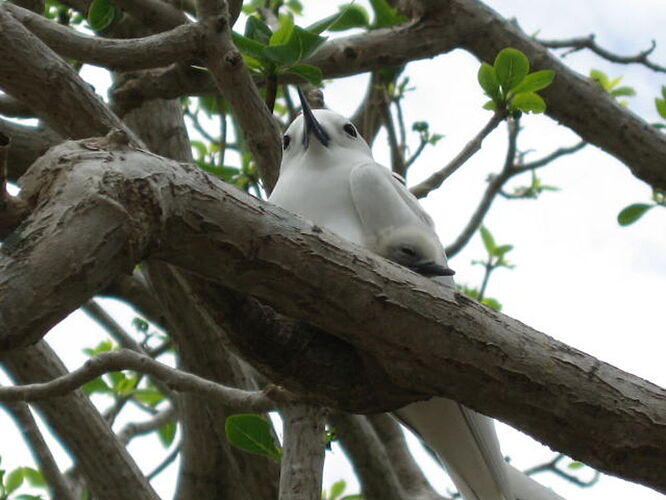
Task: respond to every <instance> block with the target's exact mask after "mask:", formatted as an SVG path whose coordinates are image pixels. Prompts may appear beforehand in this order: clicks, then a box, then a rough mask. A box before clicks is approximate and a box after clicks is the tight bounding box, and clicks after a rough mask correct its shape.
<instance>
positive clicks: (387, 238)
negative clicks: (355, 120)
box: [268, 89, 561, 500]
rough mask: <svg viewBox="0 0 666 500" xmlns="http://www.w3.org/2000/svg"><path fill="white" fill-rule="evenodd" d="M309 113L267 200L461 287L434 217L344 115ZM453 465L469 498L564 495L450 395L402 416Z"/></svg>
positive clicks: (288, 143) (287, 144) (286, 147)
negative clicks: (510, 455)
mask: <svg viewBox="0 0 666 500" xmlns="http://www.w3.org/2000/svg"><path fill="white" fill-rule="evenodd" d="M298 92H299V97H300V99H301V105H302V108H303V112H302V114H301V115H299V116H298V117H297V118H296V119H295V120H294V121H293V123H292V124H291V125H290V126H289V128H288V129H287V131H286V133H285V135H284V138H283V153H282V163H281V165H280V176H279V179H278V182H277V184H276V185H275V188H274V189H273V192H272V193H271V195H270V197H269V198H268V199H269V201H271V202H272V203H274V204H276V205H278V206H280V207H282V208H284V209H286V210H289V211H291V212H294V213H296V214H299V215H301V216H303V217H305V218H307V219H309V220H311V221H312V222H314V223H315V224H317V225H319V226H321V227H324V228H327V229H329V230H330V231H332V232H334V233H337V234H338V235H339V236H341V237H343V238H345V239H347V240H349V241H351V242H353V243H356V244H358V245H362V246H364V247H366V248H368V249H370V250H372V251H374V252H376V253H377V254H379V255H381V256H383V257H385V258H387V259H390V260H392V261H394V262H397V263H399V264H401V265H404V266H405V267H408V268H410V269H412V270H413V271H416V272H418V273H420V274H423V275H425V276H431V277H436V279H437V281H439V282H441V283H443V284H444V285H445V286H454V282H453V278H451V276H452V275H453V274H454V273H453V271H452V270H451V269H449V267H448V265H447V262H446V256H445V254H444V249H443V247H442V244H441V242H440V241H439V238H438V237H437V235H436V233H435V229H434V224H433V221H432V219H431V218H430V217H429V216H428V214H427V213H426V212H425V211H424V210H423V209H422V208H421V206H420V205H419V203H418V201H417V200H416V198H415V197H414V196H413V195H412V194H411V193H410V192H409V191H408V190H407V189H406V188H405V186H404V185H403V183H401V182H400V181H399V180H398V179H397V178H396V177H394V176H393V175H392V174H391V172H390V171H389V170H388V169H386V168H385V167H383V166H381V165H379V164H378V163H376V162H375V161H374V159H373V157H372V152H371V151H370V148H369V147H368V145H367V143H366V142H365V141H364V140H363V138H362V137H361V136H360V134H359V133H358V131H357V130H356V128H355V127H354V125H353V124H352V123H350V122H349V120H347V119H346V118H344V117H343V116H341V115H339V114H337V113H334V112H332V111H329V110H324V109H317V110H312V109H311V108H310V106H309V105H308V103H307V100H306V99H305V98H304V97H303V94H302V93H301V91H300V89H299V91H298ZM395 413H396V414H397V416H398V418H399V419H400V420H401V421H402V422H403V423H405V424H406V425H407V426H409V427H410V428H411V429H412V430H414V431H415V432H416V433H417V434H418V435H419V436H420V437H421V439H422V440H423V441H424V442H425V443H426V444H427V446H428V447H429V448H431V449H432V450H433V451H434V452H435V453H436V454H437V456H438V457H439V459H440V460H441V461H442V462H443V464H444V465H445V466H446V468H447V470H448V472H449V474H450V476H451V478H452V480H453V482H454V483H455V485H456V487H457V488H458V490H459V492H460V493H461V495H462V496H463V498H464V499H465V500H552V499H558V498H561V497H559V496H558V495H556V494H554V493H553V492H552V491H550V490H548V489H546V488H545V487H543V486H541V485H540V484H539V483H537V482H536V481H534V480H532V479H531V478H529V477H527V476H525V475H524V474H522V473H521V472H520V471H517V470H516V469H514V468H513V467H511V466H510V465H509V464H507V463H506V462H505V461H504V458H503V456H502V453H501V451H500V447H499V442H498V440H497V435H496V433H495V428H494V423H493V421H492V419H490V418H488V417H486V416H484V415H481V414H479V413H476V412H474V411H472V410H470V409H468V408H466V407H464V406H462V405H461V404H459V403H457V402H455V401H452V400H450V399H445V398H433V399H430V400H428V401H422V402H418V403H414V404H411V405H408V406H406V407H404V408H401V409H400V410H398V411H397V412H395Z"/></svg>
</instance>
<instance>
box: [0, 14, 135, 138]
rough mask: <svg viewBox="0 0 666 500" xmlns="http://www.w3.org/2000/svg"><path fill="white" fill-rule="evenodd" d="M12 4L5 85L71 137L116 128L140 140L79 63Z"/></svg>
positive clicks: (1, 42) (1, 67)
mask: <svg viewBox="0 0 666 500" xmlns="http://www.w3.org/2000/svg"><path fill="white" fill-rule="evenodd" d="M7 5H9V4H3V5H2V6H0V28H1V29H0V87H2V88H3V90H5V91H6V92H7V93H9V94H11V95H12V96H14V97H15V98H16V99H19V100H20V101H21V102H23V103H25V104H26V105H27V106H28V107H30V108H31V109H33V110H34V111H35V112H36V113H38V114H39V115H40V116H41V117H42V118H44V120H46V121H47V122H48V123H49V125H51V126H52V127H53V128H54V130H56V131H57V132H59V133H60V134H62V135H63V136H65V137H67V136H69V137H74V138H83V137H92V136H95V135H103V134H106V133H107V132H108V131H109V130H111V129H114V128H115V129H120V130H123V131H124V132H125V134H126V135H127V137H129V138H130V140H131V141H132V142H134V144H137V145H140V144H141V141H139V139H138V138H136V136H135V135H134V133H133V132H132V131H131V130H129V129H128V128H127V127H126V126H125V124H124V123H123V122H122V121H120V119H118V117H117V116H115V115H114V114H113V113H112V112H111V111H110V110H109V109H108V108H107V107H106V106H105V105H104V103H103V102H102V100H101V99H100V98H99V97H98V96H97V95H96V94H95V93H94V92H93V91H92V90H91V89H90V87H89V85H88V84H87V83H85V82H84V81H83V80H82V79H81V78H80V77H79V75H78V74H77V73H76V71H75V70H74V68H72V67H71V66H70V65H69V64H67V63H66V62H65V61H63V60H62V59H61V58H60V57H58V56H57V55H56V54H55V53H54V52H53V51H52V50H51V49H49V48H48V47H47V46H46V45H44V43H42V42H41V41H40V40H39V38H37V37H36V36H35V35H33V34H32V33H30V32H29V31H27V30H26V29H25V28H24V27H23V25H22V24H21V23H19V22H18V21H17V20H16V19H14V17H13V16H12V15H11V14H10V13H9V11H8V9H7V8H6V7H7ZM45 86H46V87H47V88H49V90H50V91H47V92H45V91H44V88H45ZM55 94H57V96H58V97H57V98H55V97H54V96H55Z"/></svg>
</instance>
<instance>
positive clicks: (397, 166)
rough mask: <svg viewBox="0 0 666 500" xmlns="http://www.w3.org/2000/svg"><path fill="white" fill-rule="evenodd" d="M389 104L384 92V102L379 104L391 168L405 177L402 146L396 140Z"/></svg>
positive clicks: (405, 168) (405, 169) (405, 170)
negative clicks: (388, 147) (387, 142)
mask: <svg viewBox="0 0 666 500" xmlns="http://www.w3.org/2000/svg"><path fill="white" fill-rule="evenodd" d="M389 104H390V103H389V102H388V95H386V92H384V104H383V105H382V106H381V111H382V114H383V116H384V126H385V127H386V132H387V135H388V141H389V146H390V148H391V170H392V171H393V172H395V173H396V174H398V175H400V176H402V177H405V176H406V175H407V167H406V166H405V158H404V154H403V149H402V146H401V145H400V143H399V142H398V136H397V134H396V130H395V124H394V123H393V117H392V116H391V109H390V107H389Z"/></svg>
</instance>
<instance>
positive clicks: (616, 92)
mask: <svg viewBox="0 0 666 500" xmlns="http://www.w3.org/2000/svg"><path fill="white" fill-rule="evenodd" d="M609 93H610V95H612V96H613V97H622V96H627V97H632V96H635V95H636V90H635V89H634V88H633V87H628V86H623V87H618V88H616V89H613V90H611V91H610V92H609Z"/></svg>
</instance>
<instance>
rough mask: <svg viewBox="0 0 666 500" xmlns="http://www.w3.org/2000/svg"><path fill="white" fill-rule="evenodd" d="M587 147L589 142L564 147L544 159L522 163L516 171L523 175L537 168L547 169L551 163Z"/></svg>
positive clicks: (516, 166)
mask: <svg viewBox="0 0 666 500" xmlns="http://www.w3.org/2000/svg"><path fill="white" fill-rule="evenodd" d="M585 146H587V142H585V141H580V142H579V143H578V144H574V145H573V146H568V147H562V148H557V149H556V150H555V151H553V152H552V153H550V154H548V155H546V156H544V157H543V158H540V159H538V160H534V161H531V162H528V163H521V164H518V165H515V167H514V168H515V170H517V173H523V172H527V171H528V170H534V169H536V168H541V167H545V166H546V165H548V164H549V163H551V162H553V161H555V160H557V159H558V158H560V157H562V156H566V155H570V154H573V153H577V152H578V151H580V150H581V149H583V148H584V147H585Z"/></svg>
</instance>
